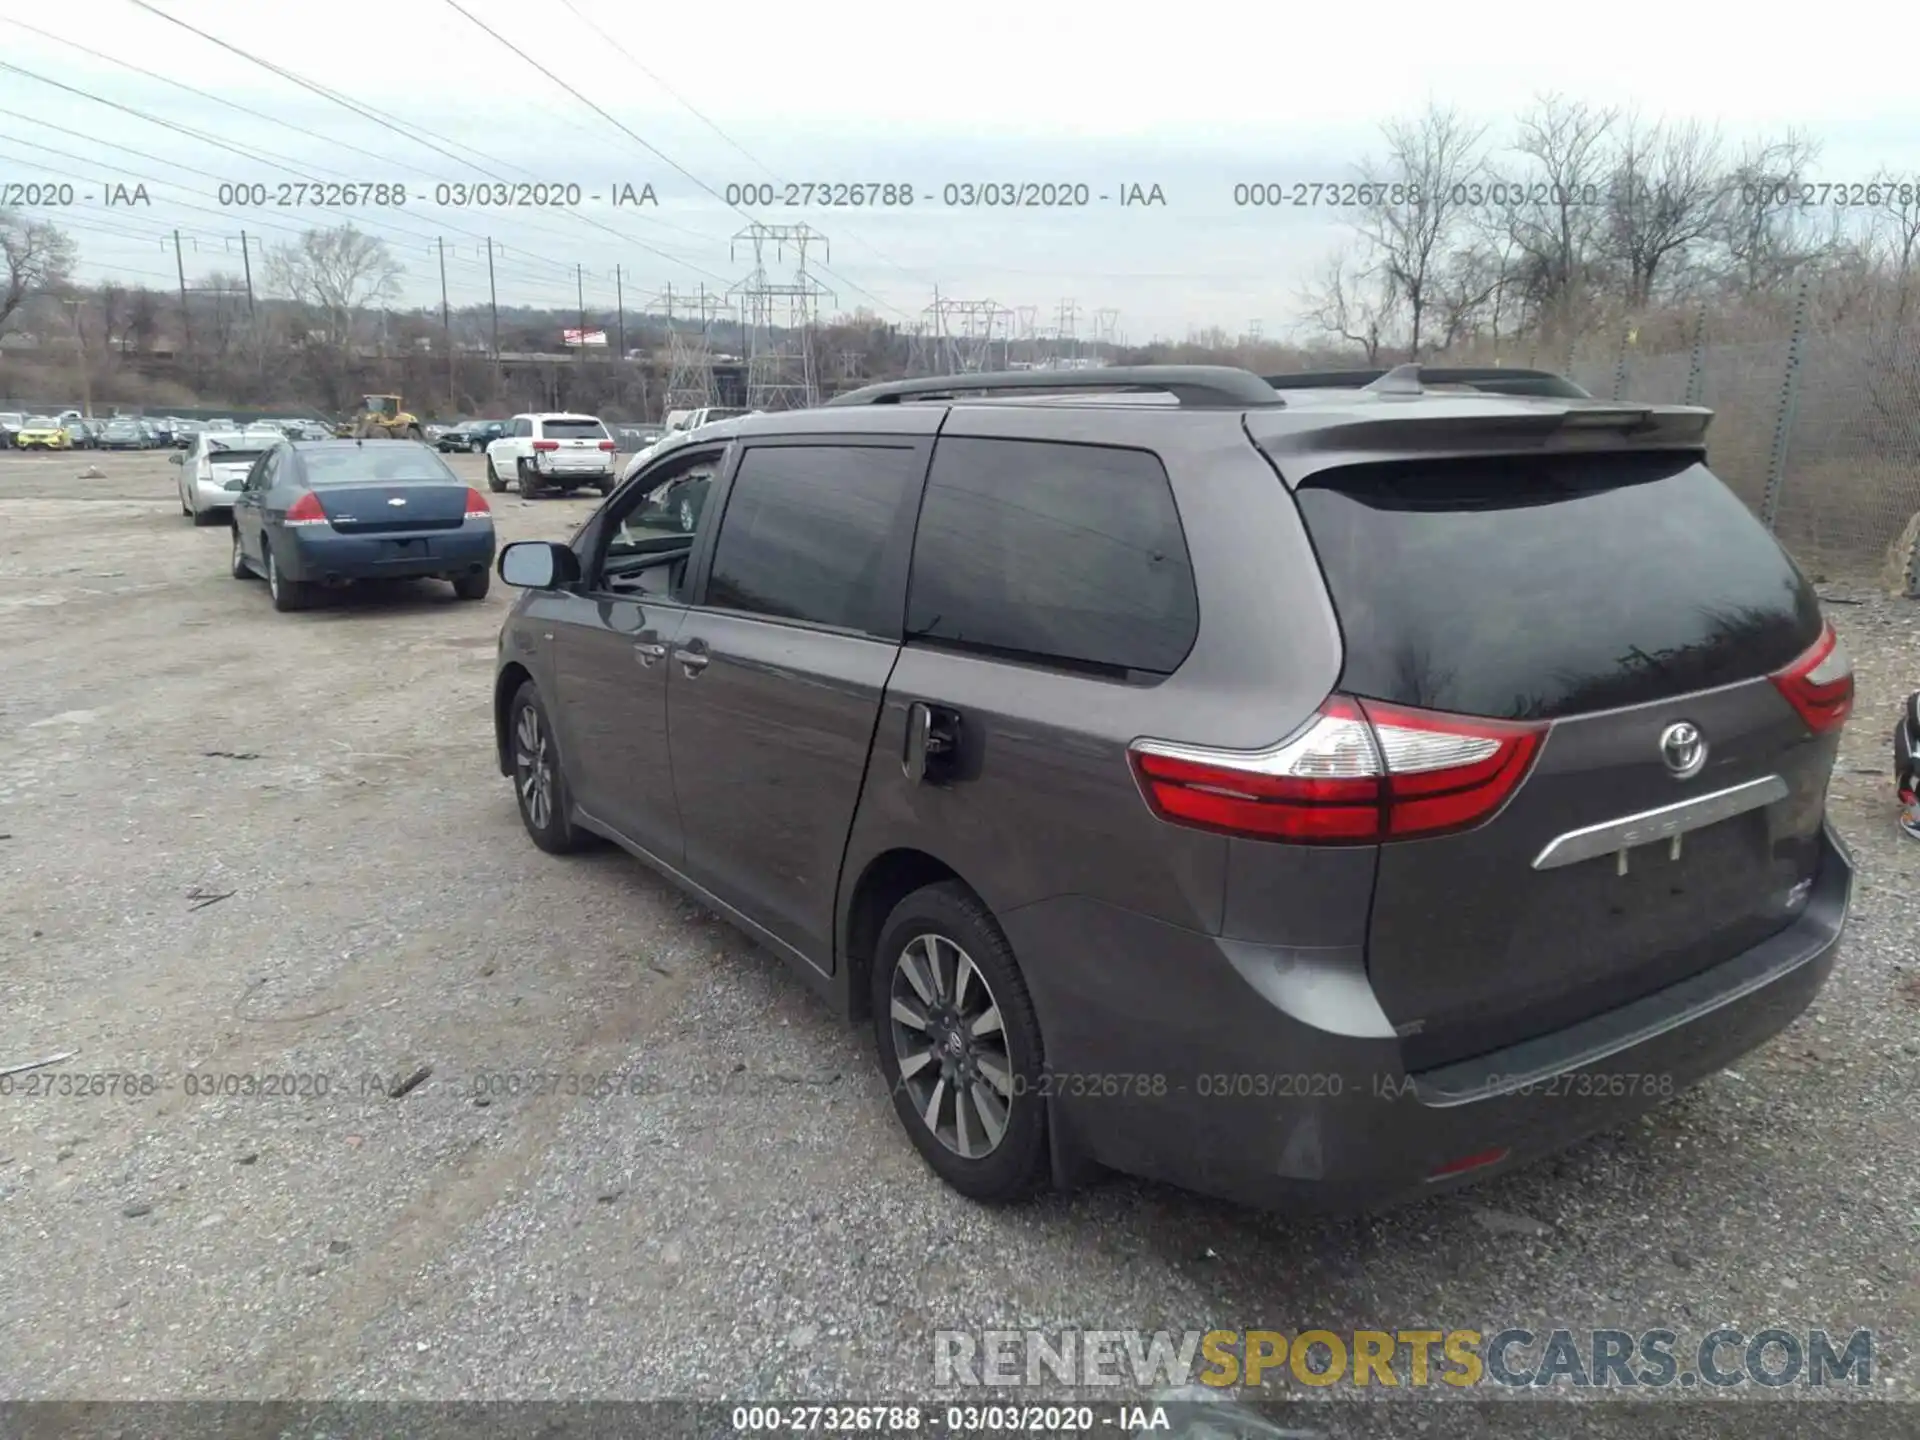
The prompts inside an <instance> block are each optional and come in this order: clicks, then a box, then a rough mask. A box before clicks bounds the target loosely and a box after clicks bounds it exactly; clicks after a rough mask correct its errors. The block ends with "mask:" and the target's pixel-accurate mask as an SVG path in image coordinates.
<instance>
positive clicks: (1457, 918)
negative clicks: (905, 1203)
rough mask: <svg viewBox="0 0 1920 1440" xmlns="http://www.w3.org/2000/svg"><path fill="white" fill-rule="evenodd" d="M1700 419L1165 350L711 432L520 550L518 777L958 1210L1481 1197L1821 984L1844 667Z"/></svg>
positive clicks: (1519, 383)
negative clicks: (799, 983) (770, 966)
mask: <svg viewBox="0 0 1920 1440" xmlns="http://www.w3.org/2000/svg"><path fill="white" fill-rule="evenodd" d="M1709 419H1710V413H1709V412H1707V411H1705V410H1701V409H1698V408H1693V407H1685V406H1646V405H1621V404H1612V403H1606V402H1602V401H1597V400H1595V399H1593V398H1592V397H1590V396H1587V395H1586V394H1585V392H1583V391H1581V390H1579V389H1577V388H1576V387H1574V386H1572V385H1570V384H1568V383H1567V382H1566V381H1564V380H1562V379H1559V378H1558V377H1554V376H1550V375H1544V374H1540V373H1538V372H1514V371H1506V372H1493V373H1492V374H1491V375H1488V374H1480V375H1478V376H1473V375H1465V374H1464V373H1461V374H1456V375H1453V376H1448V375H1445V374H1442V373H1438V372H1433V371H1427V372H1425V373H1424V374H1423V373H1422V372H1421V371H1420V370H1418V369H1416V368H1415V367H1411V366H1409V367H1402V368H1400V369H1398V370H1394V371H1391V372H1388V373H1386V374H1384V375H1359V376H1342V375H1337V374H1336V375H1326V376H1312V377H1300V378H1299V379H1297V380H1292V379H1289V378H1287V377H1275V378H1274V379H1272V380H1262V379H1261V378H1260V377H1257V376H1255V375H1253V374H1251V373H1248V372H1245V371H1239V370H1233V369H1217V368H1206V367H1187V366H1169V367H1140V368H1130V369H1114V370H1104V371H1084V372H1067V373H1064V374H1048V373H1046V372H1024V373H1020V374H1005V375H971V376H964V377H946V378H942V379H936V380H914V381H903V382H894V383H890V384H884V385H878V386H872V387H869V388H867V389H865V390H860V391H856V392H854V393H852V394H849V395H845V396H841V397H838V398H837V399H835V400H833V401H831V402H829V403H828V404H826V405H824V406H821V407H819V408H816V409H811V410H804V411H793V412H785V413H775V414H766V415H755V416H750V417H747V418H743V419H738V420H730V421H726V422H723V423H722V424H720V425H718V426H716V427H713V433H712V435H711V437H710V438H709V437H706V436H703V437H702V438H701V439H700V440H699V442H698V443H696V444H689V445H685V446H681V447H679V448H677V449H674V450H672V451H670V452H669V453H666V454H663V455H662V456H661V457H659V459H658V460H657V461H656V462H654V463H652V464H650V465H649V466H647V467H645V468H644V469H642V470H640V471H639V472H637V473H636V474H635V475H634V476H633V477H631V478H630V479H629V480H628V481H627V482H626V483H625V484H624V485H623V486H622V487H621V488H620V489H619V490H618V491H616V492H615V494H614V495H613V496H612V497H611V498H610V499H609V500H608V501H607V502H606V503H605V504H604V505H603V506H602V507H601V509H600V510H599V512H598V513H597V514H596V515H595V516H594V517H593V519H592V520H591V521H589V522H588V523H587V524H586V525H585V526H584V527H583V528H582V529H581V531H580V532H579V534H578V535H577V536H576V537H575V538H574V539H573V541H572V542H571V543H569V544H566V545H548V544H544V543H522V544H516V545H511V546H509V547H508V548H507V549H506V550H505V551H504V552H503V554H502V557H501V560H500V574H501V577H502V578H503V579H504V580H506V581H507V582H508V583H509V584H512V585H516V586H520V587H522V588H523V589H524V591H525V593H524V594H523V595H522V596H521V597H520V599H519V600H518V602H517V603H516V604H515V606H514V608H513V610H512V612H511V613H510V615H509V616H508V618H507V621H506V623H505V625H504V627H503V628H502V631H501V635H500V652H499V665H498V676H497V682H496V687H495V700H494V713H495V722H496V732H497V736H498V746H499V765H500V769H501V771H502V773H503V774H505V775H508V776H510V777H512V779H513V782H514V790H515V794H516V796H517V797H518V801H519V806H520V814H521V817H522V820H523V822H524V824H525V826H526V829H527V831H528V833H529V834H530V835H531V836H532V838H533V841H534V843H535V844H537V845H538V846H540V847H541V848H542V849H543V850H547V851H550V852H554V853H561V852H566V851H570V850H574V849H576V848H579V847H580V846H582V845H585V844H588V843H590V842H593V841H597V840H611V841H614V842H617V843H618V844H619V845H621V846H623V847H625V848H626V849H627V850H629V851H631V852H633V853H634V854H635V855H637V856H639V857H640V858H641V859H643V860H645V861H647V862H648V863H650V864H651V865H653V866H654V867H655V868H657V869H658V870H660V871H661V872H662V873H664V874H665V875H667V876H668V877H669V878H671V879H672V880H674V881H676V882H677V883H678V884H680V885H682V886H684V887H685V888H686V889H687V890H688V891H689V892H690V893H691V894H693V895H694V896H695V897H697V898H698V899H699V900H701V901H703V902H704V903H705V904H707V905H709V906H712V907H713V908H714V909H716V910H718V911H720V912H722V913H723V914H725V915H726V916H728V917H729V918H730V919H731V920H733V921H734V922H736V923H737V924H739V925H740V926H742V927H743V928H744V929H745V930H746V931H747V932H748V933H750V934H751V935H753V936H754V937H756V938H757V939H758V940H760V941H761V942H762V943H764V944H765V945H767V946H768V947H769V948H771V949H773V950H774V951H776V952H778V953H779V954H780V955H781V956H782V957H783V958H785V959H786V960H787V961H788V962H790V964H791V965H792V966H793V968H794V969H795V970H796V971H797V972H798V973H799V974H800V975H801V976H803V977H804V978H805V979H806V980H807V981H809V982H810V983H811V984H812V985H813V986H814V987H815V988H816V989H817V990H818V991H819V992H820V993H821V994H822V995H823V996H824V997H826V998H827V999H828V1001H829V1002H830V1003H831V1004H832V1005H833V1006H834V1007H835V1009H836V1010H839V1011H841V1012H842V1013H844V1014H846V1015H847V1016H848V1017H850V1018H852V1019H855V1020H869V1019H870V1020H871V1023H872V1026H873V1030H874V1034H875V1040H876V1043H877V1047H878V1052H879V1064H880V1068H881V1072H882V1074H883V1076H884V1077H885V1080H886V1082H887V1085H888V1087H889V1090H890V1093H891V1095H892V1097H893V1102H894V1105H895V1108H896V1109H897V1110H898V1112H899V1117H900V1121H901V1123H902V1125H903V1126H904V1127H905V1128H906V1131H907V1133H908V1135H909V1136H910V1137H911V1138H912V1140H913V1143H914V1144H915V1145H916V1146H917V1147H918V1149H919V1150H920V1152H921V1154H922V1155H923V1156H924V1157H925V1158H926V1160H927V1162H928V1163H929V1165H931V1166H932V1168H933V1169H934V1170H935V1171H937V1172H938V1173H939V1174H940V1175H941V1176H942V1177H943V1178H944V1179H945V1180H946V1181H947V1182H948V1183H949V1184H951V1185H953V1186H954V1187H955V1188H957V1189H958V1190H960V1191H962V1192H964V1193H965V1194H967V1195H970V1196H973V1197H976V1198H978V1199H981V1200H1006V1199H1011V1198H1013V1197H1016V1196H1019V1195H1022V1194H1026V1193H1028V1192H1030V1191H1032V1190H1034V1189H1035V1188H1037V1187H1040V1186H1042V1185H1045V1184H1048V1183H1052V1184H1056V1185H1066V1184H1071V1183H1074V1182H1075V1181H1077V1180H1079V1179H1081V1178H1083V1177H1085V1176H1088V1175H1091V1174H1095V1173H1098V1171H1099V1170H1100V1169H1101V1168H1102V1167H1107V1168H1111V1169H1116V1170H1120V1171H1125V1172H1129V1173H1132V1174H1136V1175H1143V1176H1151V1177H1156V1178H1160V1179H1164V1180H1168V1181H1171V1182H1174V1183H1176V1184H1179V1185H1183V1186H1186V1187H1189V1188H1192V1189H1195V1190H1199V1191H1204V1192H1207V1193H1211V1194H1215V1195H1220V1196H1224V1197H1228V1198H1232V1199H1238V1200H1243V1201H1246V1202H1250V1203H1254V1204H1261V1205H1275V1206H1287V1207H1296V1206H1304V1207H1325V1206H1334V1207H1348V1206H1357V1205H1369V1204H1376V1203H1381V1202H1385V1201H1390V1200H1395V1199H1400V1198H1404V1197H1406V1196H1409V1195H1416V1194H1420V1193H1427V1192H1431V1191H1433V1190H1435V1189H1437V1188H1440V1187H1444V1186H1446V1185H1449V1184H1456V1183H1461V1182H1463V1181H1466V1180H1469V1179H1472V1178H1475V1177H1482V1176H1486V1175H1489V1174H1494V1173H1498V1172H1499V1171H1501V1170H1504V1169H1506V1168H1509V1167H1513V1166H1516V1165H1520V1164H1522V1163H1525V1162H1526V1161H1528V1160H1530V1159H1532V1158H1534V1157H1536V1156H1538V1155H1540V1154H1542V1153H1543V1152H1546V1151H1549V1150H1553V1149H1557V1148H1559V1147H1562V1146H1565V1145H1566V1144H1568V1143H1569V1142H1571V1141H1573V1140H1575V1139H1576V1138H1578V1137H1580V1136H1582V1135H1584V1134H1587V1133H1590V1132H1592V1131H1593V1130H1595V1129H1597V1128H1600V1127H1603V1126H1609V1125H1615V1124H1618V1123H1620V1122H1621V1121H1623V1120H1625V1119H1628V1118H1630V1117H1632V1116H1634V1115H1636V1114H1638V1113H1640V1112H1642V1111H1644V1110H1646V1109H1648V1108H1649V1107H1651V1106H1653V1105H1656V1104H1658V1103H1659V1102H1660V1101H1661V1100H1662V1099H1664V1098H1666V1097H1668V1096H1670V1095H1672V1094H1674V1093H1675V1092H1676V1091H1677V1090H1679V1089H1681V1088H1682V1087H1685V1086H1687V1085H1689V1084H1691V1083H1693V1082H1695V1081H1697V1080H1699V1079H1701V1078H1702V1077H1704V1076H1706V1075H1709V1074H1711V1073H1712V1072H1714V1071H1715V1070H1717V1069H1719V1068H1720V1067H1722V1066H1724V1065H1726V1064H1727V1063H1728V1062H1730V1061H1731V1060H1733V1059H1734V1058H1735V1057H1737V1056H1739V1055H1741V1054H1743V1053H1744V1052H1746V1051H1748V1050H1751V1049H1752V1048H1753V1047H1755V1046H1756V1045H1759V1044H1760V1043H1761V1042H1763V1041H1765V1040H1766V1039H1767V1038H1768V1037H1770V1036H1772V1035H1774V1034H1775V1033H1777V1032H1778V1031H1779V1030H1780V1029H1781V1028H1782V1027H1784V1026H1785V1025H1786V1024H1787V1023H1788V1022H1789V1021H1791V1020H1792V1019H1793V1018H1794V1017H1795V1016H1796V1015H1798V1014H1799V1013H1800V1012H1801V1011H1802V1010H1803V1009H1804V1008H1805V1007H1806V1005H1807V1004H1808V1003H1809V1001H1810V1000H1811V999H1812V998H1813V996H1814V995H1815V994H1816V993H1817V991H1818V990H1819V988H1820V986H1821V984H1822V983H1823V981H1824V980H1825V978H1826V976H1827V974H1828V972H1829V971H1830V969H1831V967H1832V965H1833V960H1834V955H1835V951H1836V947H1837V945H1838V943H1839V939H1840V935H1841V930H1842V926H1843V924H1844V921H1845V918H1846V913H1847V907H1848V903H1849V898H1850V893H1851V886H1852V867H1851V863H1850V861H1849V858H1848V856H1847V854H1846V852H1845V850H1844V849H1843V847H1842V845H1841V844H1840V842H1839V840H1838V839H1837V838H1836V836H1835V835H1834V833H1833V831H1832V829H1831V828H1830V826H1829V825H1828V823H1827V820H1826V814H1825V802H1826V794H1827V785H1828V779H1829V775H1830V773H1831V770H1832V768H1833V764H1834V756H1835V751H1836V749H1837V746H1838V743H1839V733H1840V728H1841V726H1842V724H1843V723H1844V722H1845V720H1846V718H1847V715H1848V712H1849V710H1850V708H1851V705H1852V700H1853V679H1852V671H1851V668H1850V666H1849V664H1848V661H1847V658H1846V655H1845V653H1844V651H1843V650H1842V649H1841V648H1840V646H1839V644H1838V642H1837V640H1836V637H1835V636H1834V633H1833V631H1832V629H1831V628H1830V627H1829V626H1828V625H1827V624H1826V623H1825V622H1824V621H1823V618H1822V614H1821V610H1820V606H1819V603H1818V600H1817V597H1816V596H1815V595H1814V593H1813V591H1812V590H1811V588H1810V587H1809V585H1808V584H1807V581H1806V580H1805V578H1804V577H1803V576H1802V575H1801V573H1800V572H1799V571H1798V570H1797V569H1796V568H1795V566H1794V564H1793V563H1792V561H1790V560H1789V559H1788V557H1787V556H1786V554H1785V553H1784V552H1783V551H1782V550H1781V549H1780V547H1779V546H1778V545H1777V544H1776V543H1775V542H1774V540H1773V539H1772V538H1771V537H1770V536H1769V535H1768V533H1767V531H1766V530H1765V528H1764V527H1763V526H1762V525H1761V524H1760V523H1759V522H1758V521H1757V520H1756V519H1755V518H1754V516H1753V515H1752V514H1751V513H1750V512H1749V511H1748V510H1747V509H1746V507H1745V506H1744V505H1743V504H1742V503H1741V502H1740V501H1739V500H1738V499H1737V498H1736V497H1735V496H1734V495H1733V493H1732V492H1731V491H1729V490H1728V489H1727V487H1726V486H1725V485H1723V484H1722V483H1721V482H1720V481H1719V480H1718V479H1717V478H1715V476H1714V475H1713V473H1712V472H1711V471H1710V470H1709V469H1708V468H1707V464H1706V459H1705V448H1704V446H1705V438H1706V431H1707V424H1708V420H1709ZM692 490H697V491H698V493H700V494H701V495H702V496H703V503H702V505H701V507H700V511H699V518H698V521H697V524H696V525H695V527H694V530H693V532H692V533H687V531H686V530H685V529H684V528H683V518H682V517H680V516H678V515H677V513H674V512H672V509H671V506H670V505H668V504H667V502H666V501H663V500H662V498H661V497H663V496H665V497H668V499H669V500H670V499H671V497H673V496H675V495H684V494H686V493H689V492H690V491H692Z"/></svg>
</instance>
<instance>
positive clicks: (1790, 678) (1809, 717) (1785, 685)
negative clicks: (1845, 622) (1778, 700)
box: [1771, 622, 1853, 735]
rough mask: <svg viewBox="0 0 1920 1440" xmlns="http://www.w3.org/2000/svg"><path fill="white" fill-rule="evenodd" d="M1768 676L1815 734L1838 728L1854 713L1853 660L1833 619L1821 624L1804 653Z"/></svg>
mask: <svg viewBox="0 0 1920 1440" xmlns="http://www.w3.org/2000/svg"><path fill="white" fill-rule="evenodd" d="M1771 678H1772V680H1773V683H1774V685H1775V687H1776V688H1777V689H1778V690H1779V691H1780V693H1781V694H1782V695H1784V696H1786V697H1787V703H1788V704H1790V705H1792V706H1793V708H1794V709H1795V710H1797V711H1799V712H1800V718H1801V719H1802V720H1804V721H1806V722H1807V728H1808V729H1809V730H1811V731H1813V733H1814V734H1816V735H1824V734H1826V733H1827V732H1828V731H1830V730H1838V729H1839V728H1840V727H1841V726H1842V725H1844V724H1846V723H1847V717H1848V716H1849V715H1851V714H1852V713H1853V661H1852V660H1850V659H1849V658H1848V657H1847V652H1846V649H1845V647H1844V646H1842V645H1841V644H1840V637H1839V636H1838V635H1836V634H1834V632H1833V624H1832V622H1828V623H1827V624H1826V625H1824V626H1822V627H1821V630H1820V638H1819V639H1818V640H1816V641H1814V642H1813V645H1812V647H1811V648H1810V649H1809V650H1808V651H1807V653H1806V654H1804V655H1802V656H1801V657H1800V658H1799V659H1798V660H1796V661H1794V662H1793V663H1792V664H1791V665H1789V666H1787V668H1786V669H1784V670H1780V671H1776V672H1775V673H1774V675H1773V676H1772V677H1771Z"/></svg>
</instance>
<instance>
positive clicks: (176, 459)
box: [167, 450, 187, 465]
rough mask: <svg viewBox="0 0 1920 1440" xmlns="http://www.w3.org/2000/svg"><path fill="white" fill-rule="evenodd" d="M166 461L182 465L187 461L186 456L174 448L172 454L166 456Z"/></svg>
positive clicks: (170, 463)
mask: <svg viewBox="0 0 1920 1440" xmlns="http://www.w3.org/2000/svg"><path fill="white" fill-rule="evenodd" d="M167 463H168V464H169V465H184V464H186V463H187V457H186V456H184V455H182V454H181V453H180V452H179V451H177V450H176V451H174V453H173V454H171V455H169V456H167Z"/></svg>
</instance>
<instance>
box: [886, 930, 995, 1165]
mask: <svg viewBox="0 0 1920 1440" xmlns="http://www.w3.org/2000/svg"><path fill="white" fill-rule="evenodd" d="M889 1012H890V1014H891V1018H892V1024H891V1027H890V1028H891V1032H892V1036H893V1053H894V1057H895V1058H896V1059H897V1060H898V1061H899V1063H900V1084H901V1085H902V1086H903V1087H904V1088H905V1090H906V1093H907V1096H908V1098H909V1099H911V1100H912V1102H913V1108H914V1110H915V1112H916V1113H918V1114H919V1116H920V1119H921V1122H922V1123H923V1124H924V1125H925V1126H926V1127H927V1129H928V1130H929V1131H930V1132H931V1133H932V1134H933V1136H934V1138H935V1139H937V1140H939V1142H940V1143H941V1144H942V1145H944V1146H945V1147H946V1148H947V1149H949V1150H951V1151H952V1152H953V1153H954V1154H956V1155H958V1156H960V1157H961V1158H962V1159H963V1160H980V1159H984V1158H985V1157H986V1156H988V1155H991V1154H992V1153H993V1152H994V1151H995V1150H996V1149H998V1148H999V1145H1000V1142H1001V1140H1002V1139H1003V1138H1004V1137H1005V1135H1006V1133H1007V1121H1008V1119H1009V1117H1010V1116H1011V1115H1012V1112H1013V1099H1014V1083H1013V1075H1014V1068H1013V1057H1012V1055H1011V1053H1010V1052H1009V1050H1008V1048H1007V1035H1006V1030H1005V1028H1004V1027H1003V1025H1002V1024H1001V1019H1000V1007H999V1005H998V1004H997V1003H996V1002H995V1000H994V996H993V990H992V989H991V987H989V986H988V984H987V977H986V976H985V975H983V974H982V973H981V972H980V970H979V968H978V967H977V966H976V965H975V964H974V963H973V958H972V957H971V956H970V955H968V954H967V952H966V951H965V950H963V949H961V948H960V947H959V946H958V945H956V944H955V943H954V942H953V941H952V940H949V939H948V938H947V937H946V936H944V935H937V934H933V933H931V932H929V933H927V934H923V935H918V936H915V937H914V938H913V939H912V940H910V941H908V942H907V945H906V947H905V948H904V949H903V950H902V951H901V952H900V955H899V957H898V958H897V959H896V960H895V961H894V964H893V981H892V984H891V986H890V1004H889Z"/></svg>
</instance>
